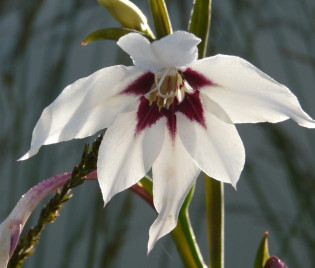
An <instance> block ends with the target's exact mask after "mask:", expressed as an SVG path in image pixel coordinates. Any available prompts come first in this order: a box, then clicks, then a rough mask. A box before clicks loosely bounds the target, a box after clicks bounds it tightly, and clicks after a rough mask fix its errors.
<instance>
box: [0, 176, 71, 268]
mask: <svg viewBox="0 0 315 268" xmlns="http://www.w3.org/2000/svg"><path fill="white" fill-rule="evenodd" d="M70 177H71V173H64V174H61V175H57V176H54V177H52V178H50V179H47V180H45V181H42V182H40V183H39V184H37V185H36V186H35V187H33V188H32V189H30V190H29V191H28V192H27V193H26V194H25V195H23V196H22V198H21V199H20V201H19V202H18V203H17V205H16V206H15V208H14V209H13V210H12V212H11V213H10V215H9V216H8V217H7V218H6V219H5V220H4V221H3V222H2V223H1V224H0V268H6V267H7V265H8V262H9V260H10V258H11V256H12V254H13V252H14V250H15V248H16V245H17V242H18V240H19V237H20V234H21V232H22V230H23V227H24V225H25V223H26V221H27V219H28V218H29V216H30V215H31V213H32V212H33V210H34V209H35V208H36V207H37V205H38V204H39V202H40V201H41V200H42V199H43V198H44V197H46V196H47V195H48V194H50V193H51V192H53V191H55V190H56V189H57V188H59V187H60V186H62V185H63V184H64V183H65V182H66V181H67V180H68V179H69V178H70Z"/></svg>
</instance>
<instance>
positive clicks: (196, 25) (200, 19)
mask: <svg viewBox="0 0 315 268" xmlns="http://www.w3.org/2000/svg"><path fill="white" fill-rule="evenodd" d="M210 19H211V0H195V1H194V7H193V10H192V13H191V18H190V22H189V26H188V31H189V32H191V33H193V34H194V35H196V36H198V37H199V38H201V40H202V41H201V43H200V44H199V45H198V51H199V59H201V58H203V57H204V56H205V55H206V49H207V43H208V36H209V29H210Z"/></svg>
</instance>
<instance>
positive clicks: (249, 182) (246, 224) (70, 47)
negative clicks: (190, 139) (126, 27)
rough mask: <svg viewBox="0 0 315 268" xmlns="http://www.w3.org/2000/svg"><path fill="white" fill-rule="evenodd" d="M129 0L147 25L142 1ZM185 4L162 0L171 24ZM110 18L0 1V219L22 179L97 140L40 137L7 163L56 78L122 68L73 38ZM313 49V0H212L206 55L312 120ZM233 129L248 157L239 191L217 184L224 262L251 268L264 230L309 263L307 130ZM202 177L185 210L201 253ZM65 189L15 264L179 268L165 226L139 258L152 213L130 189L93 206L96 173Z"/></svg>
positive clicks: (66, 165)
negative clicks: (260, 83)
mask: <svg viewBox="0 0 315 268" xmlns="http://www.w3.org/2000/svg"><path fill="white" fill-rule="evenodd" d="M134 2H135V3H136V4H137V5H138V6H139V7H140V8H141V9H142V11H143V12H144V13H145V14H146V15H147V17H148V19H149V21H150V25H151V28H152V29H153V28H154V27H153V23H152V20H151V18H150V12H149V8H148V2H147V1H146V0H138V1H136V0H135V1H134ZM192 2H193V1H192V0H185V1H184V0H169V1H167V4H168V8H169V13H170V16H171V21H172V25H173V28H174V30H177V29H186V28H187V25H188V20H189V16H190V11H191V8H192ZM115 26H119V25H118V24H117V22H116V21H115V20H114V19H113V18H112V17H111V16H110V15H109V13H108V12H107V11H106V10H105V9H104V8H103V7H102V6H100V5H99V4H98V3H97V1H96V0H68V1H63V0H54V1H50V0H29V1H22V0H1V1H0V34H1V39H0V63H1V64H0V124H1V128H0V150H1V154H0V185H1V186H0V221H2V220H3V219H4V218H5V217H6V216H7V215H8V214H9V212H10V211H11V209H12V208H13V207H14V205H15V204H16V202H17V201H18V200H19V198H20V197H21V195H22V194H23V193H25V192H26V191H27V190H28V189H29V188H30V187H32V186H33V185H35V184H36V183H38V182H39V181H41V180H43V179H45V178H48V177H50V176H52V175H55V174H58V173H62V172H65V171H71V170H72V168H73V167H74V165H75V164H77V163H78V162H79V161H80V156H81V153H82V150H83V146H84V144H85V142H91V141H93V140H94V139H95V137H96V136H94V137H91V138H88V139H85V140H75V141H70V142H66V143H61V144H57V145H51V146H45V147H44V148H42V149H41V150H40V152H39V154H37V155H36V156H35V157H33V158H31V159H30V160H27V161H24V162H15V161H14V160H16V159H18V158H19V157H20V156H21V155H23V154H24V153H25V152H26V151H27V150H28V149H29V145H30V141H31V134H32V130H33V127H34V126H35V123H36V122H37V120H38V118H39V116H40V114H41V111H42V110H43V109H44V108H45V107H46V106H47V105H48V104H50V103H51V102H52V101H53V100H54V99H55V98H56V97H57V96H58V95H59V93H60V92H61V90H62V89H63V88H64V87H65V86H67V85H68V84H70V83H72V82H74V81H75V80H77V79H78V78H81V77H84V76H87V75H89V74H91V73H92V72H94V71H96V70H98V69H100V68H103V67H106V66H110V65H114V64H116V63H120V64H121V63H124V64H126V65H131V61H130V60H129V58H128V56H127V55H125V54H124V53H123V52H122V51H121V50H120V49H118V47H117V46H116V44H115V42H113V41H98V42H95V43H92V44H89V45H87V46H84V47H83V46H81V45H80V41H82V40H83V39H84V38H85V37H86V36H87V35H88V34H89V33H90V32H92V31H94V30H97V29H100V28H106V27H115ZM314 48H315V2H314V1H313V0H286V1H274V0H220V1H219V0H213V4H212V22H211V31H210V39H209V44H208V53H207V55H208V56H209V55H214V54H217V53H222V54H233V55H238V56H241V57H243V58H245V59H246V60H248V61H250V62H252V63H253V64H254V65H256V66H257V67H259V68H260V69H262V70H263V71H264V72H266V73H267V74H269V75H270V76H272V77H273V78H275V79H276V80H277V81H279V82H281V83H283V84H285V85H287V86H288V87H289V88H290V89H291V90H292V91H293V93H294V94H295V95H296V96H297V97H298V99H299V100H300V102H301V105H302V107H303V108H304V109H305V111H306V112H308V113H309V114H310V115H311V116H312V117H313V118H314V117H315V49H314ZM237 128H238V130H239V132H240V135H241V137H242V140H243V142H244V145H245V148H246V154H247V156H246V157H247V160H246V166H245V169H244V171H243V173H242V176H241V179H240V181H239V183H238V190H237V191H235V190H234V189H233V188H232V187H231V186H230V185H226V187H225V198H226V199H225V200H226V217H225V221H226V226H225V243H226V251H225V260H226V267H227V268H230V267H243V268H246V267H253V263H254V258H255V254H256V250H257V248H258V244H259V241H260V239H261V238H262V236H263V233H264V232H265V231H267V230H268V231H269V232H270V235H269V242H270V247H269V250H270V253H271V254H273V255H278V256H279V257H281V258H282V259H283V260H284V261H285V262H286V263H287V265H288V267H290V268H293V267H306V268H307V267H310V268H311V267H315V255H314V250H315V228H314V227H315V195H314V193H315V150H314V149H315V130H308V129H303V128H301V127H299V126H298V125H296V124H295V123H294V122H291V121H287V122H283V123H280V124H277V125H271V124H256V125H252V124H251V125H238V126H237ZM203 185H204V181H203V178H202V177H200V178H199V179H198V181H197V187H196V191H195V195H194V198H193V201H192V204H191V207H190V215H191V220H192V224H193V226H194V228H195V232H196V237H197V240H198V242H199V245H200V247H201V250H202V252H203V255H204V258H205V259H207V242H206V225H205V222H206V221H205V214H204V213H205V204H204V189H203V188H204V186H203ZM73 194H74V197H73V198H72V199H71V200H70V201H69V202H67V203H66V204H65V205H64V208H63V209H62V210H61V213H60V214H61V215H60V217H59V218H58V219H57V220H56V221H55V223H54V224H49V225H48V226H47V227H46V229H45V230H44V232H43V233H42V236H41V241H40V244H39V246H37V249H36V252H35V254H33V255H32V256H31V257H30V258H29V259H28V260H27V261H26V262H25V264H24V266H23V267H25V268H30V267H36V268H38V267H45V268H51V267H60V268H68V267H69V268H71V267H95V268H97V267H153V268H154V267H182V264H181V261H180V258H179V255H178V253H177V251H176V248H175V246H174V244H173V242H172V240H171V237H170V235H168V236H166V237H165V238H162V239H161V240H160V241H159V242H158V243H157V245H156V246H155V248H154V250H153V251H152V253H151V254H150V255H149V256H148V257H147V256H146V248H147V241H148V231H149V227H150V225H151V224H152V222H153V221H154V219H155V213H154V212H153V210H152V209H151V208H150V207H149V206H148V205H147V204H146V203H144V202H143V201H142V200H140V198H139V197H138V196H135V195H134V194H132V193H130V192H128V191H125V192H123V193H120V194H118V195H117V196H116V197H114V198H113V199H112V200H111V202H110V203H109V205H108V206H107V207H106V208H105V209H103V202H102V198H101V193H100V190H99V187H98V185H97V183H96V182H95V181H91V182H86V183H84V184H83V185H81V186H80V187H78V188H76V189H74V190H73ZM47 200H48V199H47ZM47 200H46V201H47ZM42 204H44V202H43V203H42ZM39 212H40V208H39V209H37V210H36V211H35V213H34V214H33V215H32V216H31V218H30V220H29V222H28V224H27V226H26V228H25V229H27V228H28V227H30V226H31V225H34V224H35V223H36V220H37V218H38V214H39Z"/></svg>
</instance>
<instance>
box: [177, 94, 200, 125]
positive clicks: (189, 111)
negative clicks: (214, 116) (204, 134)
mask: <svg viewBox="0 0 315 268" xmlns="http://www.w3.org/2000/svg"><path fill="white" fill-rule="evenodd" d="M176 110H177V111H179V112H181V113H183V114H184V115H185V116H186V117H187V118H188V119H189V120H191V121H196V122H198V123H199V124H200V125H202V126H203V127H204V128H206V122H205V117H204V112H203V107H202V103H201V100H200V97H199V92H198V91H196V92H195V93H193V94H185V98H184V100H183V102H181V103H180V104H178V106H177V109H176Z"/></svg>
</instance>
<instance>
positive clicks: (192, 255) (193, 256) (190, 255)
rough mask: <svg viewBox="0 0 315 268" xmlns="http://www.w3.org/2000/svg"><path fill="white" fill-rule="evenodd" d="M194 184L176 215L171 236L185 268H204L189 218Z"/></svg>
mask: <svg viewBox="0 0 315 268" xmlns="http://www.w3.org/2000/svg"><path fill="white" fill-rule="evenodd" d="M194 189H195V185H193V187H192V188H191V190H190V192H189V194H188V195H187V197H186V199H185V202H184V204H183V206H182V208H181V211H180V213H179V216H178V223H177V226H176V228H175V229H174V230H173V231H172V233H171V234H172V237H173V240H174V242H175V244H176V247H177V250H178V252H179V254H180V256H181V258H182V261H183V263H184V265H185V267H187V268H204V267H207V266H206V265H205V263H204V260H203V257H202V254H201V252H200V249H199V246H198V243H197V241H196V238H195V234H194V231H193V228H192V226H191V223H190V218H189V212H188V208H189V204H190V201H191V198H192V197H193V194H194Z"/></svg>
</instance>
